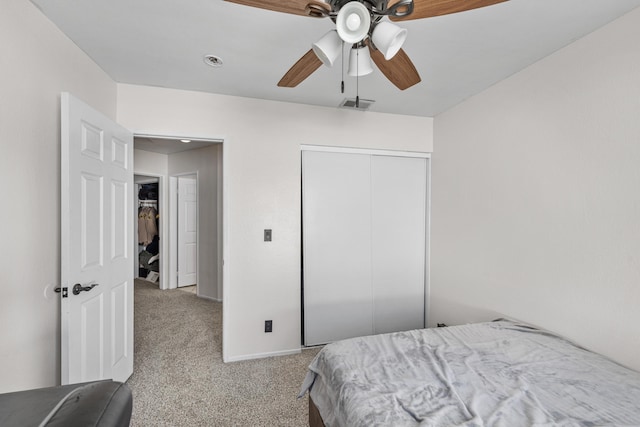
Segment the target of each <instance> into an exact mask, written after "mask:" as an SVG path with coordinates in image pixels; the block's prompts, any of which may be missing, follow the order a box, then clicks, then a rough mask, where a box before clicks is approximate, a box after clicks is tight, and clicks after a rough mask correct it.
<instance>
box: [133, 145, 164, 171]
mask: <svg viewBox="0 0 640 427" xmlns="http://www.w3.org/2000/svg"><path fill="white" fill-rule="evenodd" d="M133 168H134V173H135V174H136V175H151V176H164V177H166V176H167V173H168V171H169V156H167V155H166V154H160V153H153V152H151V151H143V150H133Z"/></svg>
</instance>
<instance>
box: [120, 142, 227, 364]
mask: <svg viewBox="0 0 640 427" xmlns="http://www.w3.org/2000/svg"><path fill="white" fill-rule="evenodd" d="M176 135H179V136H176ZM133 137H134V139H135V138H136V137H141V138H145V137H146V138H165V139H167V138H168V139H183V138H184V139H190V140H192V141H213V142H217V143H219V144H221V145H222V162H221V163H219V164H218V171H219V170H220V166H221V167H222V186H220V180H218V190H222V199H221V200H222V207H220V204H218V212H222V225H220V222H218V231H219V232H220V231H222V251H219V252H218V259H217V260H216V262H217V263H218V277H220V274H222V360H223V362H225V363H226V362H229V361H230V358H229V346H228V345H227V343H228V342H229V331H230V330H231V316H230V314H229V307H230V304H229V302H230V298H229V294H230V292H231V274H230V271H229V265H230V264H229V263H230V260H231V251H230V250H229V247H230V246H229V245H230V244H229V242H230V239H231V224H230V223H229V218H230V215H229V212H230V211H231V202H230V200H231V178H230V177H231V172H230V170H231V165H230V162H229V147H230V145H231V142H230V139H229V138H227V137H226V136H224V135H217V136H208V135H204V136H203V135H199V136H196V135H192V136H190V135H185V134H183V133H182V132H167V133H162V134H159V133H151V132H149V133H145V132H136V131H133ZM134 148H135V147H134ZM134 174H135V163H134ZM141 174H143V172H141ZM218 176H220V174H219V173H218ZM165 199H166V197H165ZM218 200H220V191H219V192H218ZM218 221H220V216H218ZM219 237H220V235H218V242H219V241H220V238H219ZM218 245H219V246H218V247H220V243H218ZM165 264H166V263H165ZM220 272H222V273H220ZM218 289H220V285H218Z"/></svg>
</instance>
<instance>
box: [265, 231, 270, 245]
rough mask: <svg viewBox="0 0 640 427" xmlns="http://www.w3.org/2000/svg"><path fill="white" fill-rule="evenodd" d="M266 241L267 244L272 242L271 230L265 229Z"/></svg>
mask: <svg viewBox="0 0 640 427" xmlns="http://www.w3.org/2000/svg"><path fill="white" fill-rule="evenodd" d="M264 241H265V242H270V241H271V229H265V230H264Z"/></svg>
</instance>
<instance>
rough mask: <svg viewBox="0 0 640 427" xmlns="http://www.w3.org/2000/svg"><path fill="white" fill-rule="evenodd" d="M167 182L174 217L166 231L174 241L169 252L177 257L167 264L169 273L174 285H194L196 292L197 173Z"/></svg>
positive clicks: (197, 250) (179, 286) (173, 178)
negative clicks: (174, 281)
mask: <svg viewBox="0 0 640 427" xmlns="http://www.w3.org/2000/svg"><path fill="white" fill-rule="evenodd" d="M169 185H170V187H169V188H170V193H171V195H170V200H172V203H171V206H170V210H171V216H172V218H173V220H172V221H171V225H170V231H169V233H170V236H171V241H172V242H174V243H173V244H171V248H170V255H169V256H170V257H171V259H172V260H176V262H175V263H172V264H171V265H170V271H171V277H175V278H176V287H178V288H182V287H186V286H196V293H198V292H197V283H198V264H199V261H198V255H199V253H200V251H199V244H198V242H199V239H198V234H199V230H200V228H199V226H198V222H199V220H198V218H199V216H198V188H199V185H198V173H197V172H195V173H187V174H184V175H176V176H172V177H170V178H169ZM174 266H175V267H174Z"/></svg>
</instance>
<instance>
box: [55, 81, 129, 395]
mask: <svg viewBox="0 0 640 427" xmlns="http://www.w3.org/2000/svg"><path fill="white" fill-rule="evenodd" d="M61 129H62V148H61V150H62V151H61V166H62V169H61V178H62V181H61V210H62V212H61V246H62V247H61V286H62V288H63V289H62V299H61V318H62V325H61V363H62V366H61V370H62V383H63V384H71V383H78V382H85V381H92V380H100V379H111V378H112V379H114V380H116V381H125V380H127V378H129V376H130V375H131V374H132V373H133V257H134V255H136V254H133V253H132V248H131V244H130V242H131V241H132V239H133V234H132V233H133V206H132V205H131V204H132V203H133V165H132V161H133V135H132V134H131V132H129V131H127V130H126V129H124V128H122V127H121V126H119V125H117V124H116V123H114V122H112V121H111V120H109V119H108V118H107V117H105V116H103V115H102V114H100V113H99V112H97V111H95V110H93V109H92V108H91V107H89V106H87V105H86V104H84V103H83V102H81V101H79V100H78V99H76V98H74V97H72V96H71V95H69V94H67V93H63V94H62V123H61ZM76 284H77V285H78V286H80V287H82V288H84V290H82V289H81V290H80V291H79V292H78V291H76V292H74V286H75V285H76ZM94 285H95V286H94Z"/></svg>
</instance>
